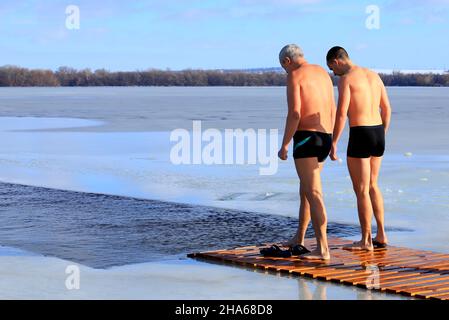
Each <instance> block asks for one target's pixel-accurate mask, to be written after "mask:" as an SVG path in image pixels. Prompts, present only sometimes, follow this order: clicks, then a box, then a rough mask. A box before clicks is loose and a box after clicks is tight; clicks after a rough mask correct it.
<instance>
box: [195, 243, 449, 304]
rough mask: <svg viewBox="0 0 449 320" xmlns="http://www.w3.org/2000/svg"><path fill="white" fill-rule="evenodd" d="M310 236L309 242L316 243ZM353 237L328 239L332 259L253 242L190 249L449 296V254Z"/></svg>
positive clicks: (375, 286)
mask: <svg viewBox="0 0 449 320" xmlns="http://www.w3.org/2000/svg"><path fill="white" fill-rule="evenodd" d="M314 243H315V240H314V239H306V243H305V245H306V247H308V248H311V247H313V246H314ZM349 243H351V241H347V240H343V239H338V238H332V239H329V247H330V250H331V260H330V261H328V262H323V261H318V260H317V261H310V260H309V261H305V260H301V259H300V258H299V257H297V256H292V257H291V258H264V257H263V256H262V255H261V254H260V253H259V249H260V248H262V247H266V246H269V244H267V245H264V246H260V247H258V246H248V247H239V248H234V249H228V250H217V251H208V252H200V253H192V254H189V255H188V257H190V258H199V259H206V260H213V261H218V262H222V263H232V264H234V265H239V266H244V267H251V268H258V269H264V270H269V271H274V272H280V273H287V274H292V275H297V276H305V277H310V278H315V279H319V280H323V281H331V282H337V283H343V284H347V285H353V286H358V287H362V288H366V289H370V290H379V291H384V292H389V293H396V294H403V295H407V296H413V297H417V298H424V299H439V300H449V254H443V253H435V252H431V251H423V250H414V249H409V248H401V247H393V246H388V248H385V249H375V250H374V252H366V251H365V252H356V251H348V250H343V249H342V246H343V245H345V244H349Z"/></svg>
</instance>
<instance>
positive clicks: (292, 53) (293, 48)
mask: <svg viewBox="0 0 449 320" xmlns="http://www.w3.org/2000/svg"><path fill="white" fill-rule="evenodd" d="M297 57H304V53H303V51H302V49H301V48H300V47H299V46H298V45H296V44H288V45H286V46H285V47H283V48H282V50H281V52H279V61H280V62H281V63H282V61H284V59H285V58H290V60H294V59H295V58H297Z"/></svg>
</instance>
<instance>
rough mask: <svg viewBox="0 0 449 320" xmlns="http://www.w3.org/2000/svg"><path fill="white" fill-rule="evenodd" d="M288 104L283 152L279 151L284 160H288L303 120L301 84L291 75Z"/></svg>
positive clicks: (289, 77)
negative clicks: (289, 146) (289, 148)
mask: <svg viewBox="0 0 449 320" xmlns="http://www.w3.org/2000/svg"><path fill="white" fill-rule="evenodd" d="M287 103H288V113H287V119H286V121H285V131H284V138H283V140H282V147H281V150H280V151H279V157H280V158H281V159H282V160H286V159H287V150H288V145H289V144H290V141H291V140H292V138H293V136H294V135H295V132H296V130H297V129H298V125H299V121H300V118H301V93H300V87H299V82H298V80H297V79H296V77H295V76H294V75H291V74H289V75H288V77H287Z"/></svg>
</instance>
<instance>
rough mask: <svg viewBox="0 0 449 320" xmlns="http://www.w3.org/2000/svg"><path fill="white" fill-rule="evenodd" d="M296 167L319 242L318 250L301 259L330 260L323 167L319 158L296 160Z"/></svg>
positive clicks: (302, 256)
mask: <svg viewBox="0 0 449 320" xmlns="http://www.w3.org/2000/svg"><path fill="white" fill-rule="evenodd" d="M295 165H296V170H297V172H298V175H299V179H300V184H301V190H303V191H304V195H305V197H306V199H307V201H308V202H309V205H310V217H311V220H312V226H313V229H314V231H315V236H316V240H317V247H316V249H315V250H314V251H312V252H311V253H308V254H305V255H301V258H304V259H321V260H329V259H330V254H329V247H328V243H327V216H326V208H325V207H324V201H323V192H322V187H321V166H320V165H319V164H318V159H317V158H305V159H296V160H295Z"/></svg>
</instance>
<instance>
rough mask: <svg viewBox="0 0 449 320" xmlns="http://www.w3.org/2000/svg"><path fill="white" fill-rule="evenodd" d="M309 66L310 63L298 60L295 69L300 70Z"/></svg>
mask: <svg viewBox="0 0 449 320" xmlns="http://www.w3.org/2000/svg"><path fill="white" fill-rule="evenodd" d="M307 64H309V63H308V62H307V60H305V59H301V60H298V61H297V62H295V65H294V66H295V67H294V69H299V68H301V67H303V66H305V65H307Z"/></svg>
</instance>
